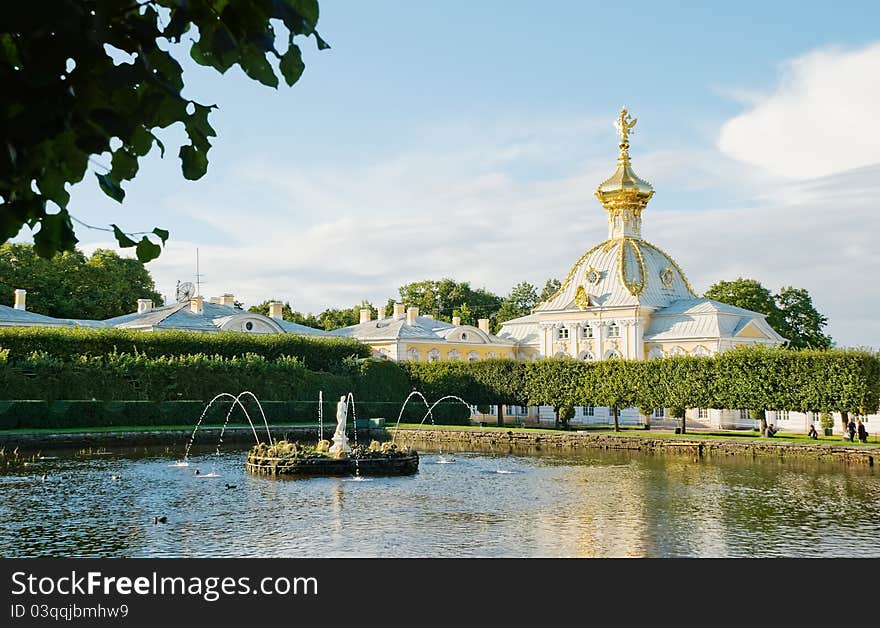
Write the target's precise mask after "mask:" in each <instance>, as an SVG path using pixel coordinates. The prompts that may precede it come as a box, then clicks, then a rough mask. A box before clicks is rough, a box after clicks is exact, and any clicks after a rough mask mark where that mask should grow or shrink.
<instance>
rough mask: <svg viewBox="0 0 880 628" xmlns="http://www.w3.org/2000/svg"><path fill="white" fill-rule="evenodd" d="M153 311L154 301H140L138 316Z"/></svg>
mask: <svg viewBox="0 0 880 628" xmlns="http://www.w3.org/2000/svg"><path fill="white" fill-rule="evenodd" d="M152 311H153V300H152V299H138V314H144V313H146V312H152Z"/></svg>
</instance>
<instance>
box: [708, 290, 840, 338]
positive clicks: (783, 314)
mask: <svg viewBox="0 0 880 628" xmlns="http://www.w3.org/2000/svg"><path fill="white" fill-rule="evenodd" d="M703 296H705V297H706V298H709V299H714V300H716V301H721V302H722V303H727V304H729V305H734V306H736V307H741V308H745V309H747V310H752V311H753V312H759V313H761V314H765V315H766V316H767V322H768V323H769V324H770V326H771V327H772V328H773V329H775V330H776V331H777V332H778V333H779V334H780V335H782V336H784V337H785V338H786V339H788V346H789V347H791V348H793V349H805V348H808V347H810V348H814V349H828V348H830V347H831V346H832V340H831V337H830V336H827V335H825V334H824V333H823V332H822V330H823V328H824V327H825V326H826V325H827V324H828V319H827V317H825V316H823V315H822V314H820V313H819V312H818V311H817V310H816V308H815V307H814V306H813V299H812V298H811V297H810V293H809V292H807V291H806V290H804V289H803V288H793V287H791V286H788V287H784V288H782V290H780V291H779V294H775V295H774V294H773V293H771V292H770V290H768V289H767V288H765V287H764V286H762V285H761V283H760V282H758V281H757V280H755V279H743V278H742V277H740V278H738V279H737V280H736V281H719V282H718V283H716V284H715V285H713V286H712V287H711V288H709V289H708V290H707V291H706V293H705V295H703Z"/></svg>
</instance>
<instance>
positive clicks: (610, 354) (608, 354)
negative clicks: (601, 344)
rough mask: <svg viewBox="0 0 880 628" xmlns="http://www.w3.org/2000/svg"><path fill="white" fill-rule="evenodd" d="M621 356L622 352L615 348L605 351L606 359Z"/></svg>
mask: <svg viewBox="0 0 880 628" xmlns="http://www.w3.org/2000/svg"><path fill="white" fill-rule="evenodd" d="M619 357H620V352H619V351H615V350H614V349H611V350H610V351H606V352H605V359H606V360H613V359H615V358H619Z"/></svg>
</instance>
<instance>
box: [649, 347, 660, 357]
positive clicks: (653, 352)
mask: <svg viewBox="0 0 880 628" xmlns="http://www.w3.org/2000/svg"><path fill="white" fill-rule="evenodd" d="M662 357H663V350H662V349H659V348H657V347H654V348H653V349H651V350H650V351H648V359H649V360H656V359H657V358H662Z"/></svg>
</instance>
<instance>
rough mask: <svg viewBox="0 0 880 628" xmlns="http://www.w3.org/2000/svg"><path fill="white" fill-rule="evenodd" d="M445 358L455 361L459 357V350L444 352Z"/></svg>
mask: <svg viewBox="0 0 880 628" xmlns="http://www.w3.org/2000/svg"><path fill="white" fill-rule="evenodd" d="M446 359H447V360H453V361H457V360H460V359H461V352H460V351H459V350H458V349H453V350H452V351H450V352H449V353H447V354H446Z"/></svg>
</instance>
